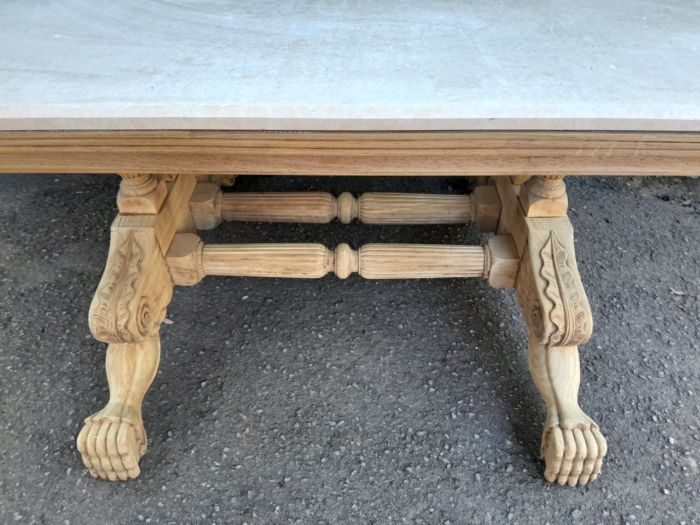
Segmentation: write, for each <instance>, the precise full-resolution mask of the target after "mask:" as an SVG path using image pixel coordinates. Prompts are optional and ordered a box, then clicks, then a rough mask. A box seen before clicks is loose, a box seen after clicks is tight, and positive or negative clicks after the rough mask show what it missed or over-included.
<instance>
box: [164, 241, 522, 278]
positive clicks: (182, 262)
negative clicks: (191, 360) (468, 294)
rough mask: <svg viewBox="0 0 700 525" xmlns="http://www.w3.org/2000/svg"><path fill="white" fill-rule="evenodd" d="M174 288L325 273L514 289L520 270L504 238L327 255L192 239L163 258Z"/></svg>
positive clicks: (317, 247) (342, 248)
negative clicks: (221, 279) (210, 278)
mask: <svg viewBox="0 0 700 525" xmlns="http://www.w3.org/2000/svg"><path fill="white" fill-rule="evenodd" d="M167 263H168V266H169V268H170V272H171V275H172V276H173V279H174V280H175V284H178V285H185V286H187V285H192V284H196V283H198V282H199V281H200V280H201V279H202V278H203V277H204V276H205V275H226V276H236V277H283V278H320V277H323V276H325V275H326V274H328V273H330V272H334V273H335V274H336V275H337V276H338V277H340V278H342V279H345V278H346V277H348V276H349V275H350V274H352V273H359V274H360V276H362V277H364V278H366V279H430V278H455V277H484V278H486V279H488V281H489V283H491V284H492V286H494V287H497V288H507V287H513V286H514V284H515V276H516V274H517V272H518V265H519V264H520V261H519V258H518V256H517V252H516V250H515V245H514V244H513V241H512V239H510V238H509V237H508V236H495V237H492V238H491V239H489V241H488V242H487V243H486V245H485V246H484V247H482V246H447V245H430V244H366V245H364V246H362V247H361V248H360V249H359V250H357V251H355V250H353V249H352V248H350V247H349V246H348V245H347V244H340V245H339V246H338V247H337V248H336V249H335V250H330V249H328V248H326V247H325V246H323V245H322V244H220V245H205V244H204V243H202V241H201V240H200V239H199V237H197V236H196V235H193V234H187V233H185V234H178V235H176V236H175V240H174V241H173V244H172V246H171V249H170V251H169V252H168V255H167Z"/></svg>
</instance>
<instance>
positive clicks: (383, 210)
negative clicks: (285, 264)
mask: <svg viewBox="0 0 700 525" xmlns="http://www.w3.org/2000/svg"><path fill="white" fill-rule="evenodd" d="M221 218H222V219H223V220H225V221H268V222H307V223H327V222H331V221H333V220H335V219H338V220H339V221H340V222H342V223H343V224H349V223H350V222H352V221H353V220H355V219H358V220H359V221H360V222H362V223H365V224H468V223H470V222H471V220H472V199H471V197H470V196H469V195H425V194H421V193H413V194H412V193H364V194H362V195H360V197H359V198H355V197H354V196H353V195H352V194H350V193H341V194H340V195H339V196H338V197H337V198H336V197H334V196H333V195H331V194H330V193H321V192H308V193H224V194H223V196H222V199H221Z"/></svg>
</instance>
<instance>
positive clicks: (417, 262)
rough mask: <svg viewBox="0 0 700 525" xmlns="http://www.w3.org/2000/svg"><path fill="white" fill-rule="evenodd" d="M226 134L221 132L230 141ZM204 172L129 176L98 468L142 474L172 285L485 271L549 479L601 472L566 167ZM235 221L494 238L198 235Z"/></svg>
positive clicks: (89, 450) (84, 434)
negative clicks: (444, 226) (486, 177)
mask: <svg viewBox="0 0 700 525" xmlns="http://www.w3.org/2000/svg"><path fill="white" fill-rule="evenodd" d="M254 136H257V135H254ZM122 138H123V137H122ZM119 140H121V139H119ZM229 140H230V136H229V134H224V135H223V139H222V141H223V143H224V144H223V146H222V148H223V149H225V148H227V147H228V142H227V141H229ZM250 140H253V139H252V138H251V139H250ZM266 140H267V139H266ZM269 140H272V141H273V142H274V140H276V139H274V138H271V139H269ZM303 140H306V139H303ZM253 141H254V140H253ZM117 142H118V141H117ZM340 145H342V146H343V147H346V148H350V149H352V148H351V145H352V142H345V143H343V142H342V140H340ZM337 147H339V145H337V144H336V145H335V146H331V150H333V148H337ZM356 147H359V148H360V149H362V147H363V146H362V145H360V146H357V145H356ZM397 147H398V146H397ZM456 147H457V148H458V149H459V148H460V147H461V146H459V145H457V146H456ZM146 148H148V146H146ZM0 149H2V146H0ZM49 149H50V146H49ZM195 149H196V148H195ZM273 149H274V148H273ZM290 151H291V150H290ZM302 151H303V150H302ZM683 151H686V150H683ZM297 153H298V152H295V155H296V154H297ZM408 155H409V157H410V155H411V153H408ZM224 156H225V155H224ZM613 156H614V155H613ZM1 157H2V153H0V158H1ZM229 169H231V168H230V167H229ZM236 171H238V170H236ZM199 175H200V174H198V173H197V172H195V173H189V174H186V175H167V176H165V175H163V176H155V174H154V173H150V172H148V171H143V170H141V171H127V172H125V173H124V175H123V183H122V186H121V189H120V194H119V206H120V214H119V215H118V216H117V218H116V219H115V221H114V224H113V226H112V239H111V243H110V250H109V254H108V258H107V263H106V267H105V272H104V274H103V276H102V279H101V281H100V284H99V286H98V289H97V292H96V294H95V298H94V300H93V302H92V305H91V308H90V315H89V324H90V329H91V331H92V333H93V334H94V335H95V337H96V338H97V339H99V340H101V341H105V342H107V343H109V348H108V351H107V377H108V383H109V388H110V399H109V402H108V403H107V405H106V406H105V408H104V409H102V410H100V411H99V412H97V413H95V414H93V415H92V416H90V417H89V418H87V419H86V420H85V426H84V428H83V430H82V431H81V432H80V434H79V436H78V441H77V444H78V449H79V450H80V453H81V455H82V457H83V462H84V463H85V465H86V467H87V468H88V470H89V471H90V473H91V474H92V475H93V476H95V477H99V478H103V479H111V480H116V479H128V478H134V477H136V476H138V474H139V460H140V458H141V456H142V455H143V454H144V453H145V451H146V444H147V439H146V433H145V429H144V425H143V422H142V419H141V404H142V401H143V398H144V396H145V394H146V391H147V389H148V387H149V385H150V383H151V381H152V379H153V376H154V374H155V373H156V370H157V366H158V360H159V354H160V341H159V327H160V324H161V323H162V322H163V320H164V319H165V315H166V308H167V305H168V303H169V302H170V300H171V298H172V294H173V287H174V286H175V285H193V284H196V283H197V282H199V281H201V280H202V278H203V277H204V276H206V275H234V276H253V277H291V278H320V277H323V276H325V275H327V274H328V273H331V272H333V273H335V274H336V275H337V276H338V277H340V278H347V277H348V276H350V275H351V274H352V273H358V274H359V275H360V276H362V277H365V278H369V279H399V278H455V277H460V278H462V277H482V278H484V279H486V280H488V282H489V283H490V284H491V286H494V287H504V288H505V287H515V289H516V294H517V297H518V302H519V304H520V305H521V308H522V310H523V315H524V318H525V322H526V324H527V327H528V332H529V343H528V352H529V364H530V369H531V371H532V376H533V378H534V380H535V383H536V385H537V388H538V390H539V391H540V392H541V394H542V396H543V398H544V400H545V404H546V406H547V421H546V424H545V428H544V433H543V437H542V447H541V450H542V455H543V457H544V459H545V462H546V470H545V477H546V478H547V479H548V480H550V481H556V482H558V483H560V484H568V485H577V484H578V485H585V484H586V483H588V482H589V481H590V480H593V479H595V478H596V477H597V476H598V475H599V473H600V470H601V466H602V461H603V458H604V456H605V454H606V452H607V444H606V442H605V438H604V437H603V436H602V434H601V432H600V429H599V427H598V425H597V424H596V423H595V422H594V421H593V420H592V419H591V418H589V417H588V416H587V415H586V414H585V413H584V412H583V411H582V410H581V408H580V406H579V404H578V389H579V383H580V365H579V358H578V345H580V344H584V343H585V342H586V341H587V340H588V339H589V338H590V336H591V331H592V317H591V312H590V307H589V305H588V301H587V299H586V294H585V291H584V289H583V286H582V284H581V278H580V275H579V273H578V269H577V265H576V258H575V251H574V242H573V228H572V226H571V224H570V222H569V220H568V218H567V217H566V205H567V198H566V188H565V186H564V183H563V180H562V174H561V173H558V174H533V175H534V176H531V177H529V178H527V179H526V178H524V177H525V175H523V174H522V173H521V174H519V175H517V177H520V178H516V179H511V178H509V177H500V178H498V177H497V178H495V179H494V180H493V181H494V185H493V186H482V187H478V188H476V190H475V192H474V193H473V194H472V195H471V196H436V195H406V194H364V195H362V196H360V197H359V198H355V197H353V196H352V195H350V194H348V193H344V194H341V195H340V196H339V197H337V198H335V197H333V196H332V195H330V194H328V193H306V194H282V195H270V194H257V195H256V194H252V195H251V194H235V195H236V196H234V197H226V196H225V195H222V193H221V189H220V185H221V182H222V181H221V180H219V179H216V178H215V179H212V178H211V177H212V175H211V171H210V172H209V174H208V175H206V177H207V179H206V181H205V182H201V181H200V182H199V183H198V176H199ZM214 177H216V176H215V175H214ZM514 177H516V176H515V175H514ZM513 180H516V181H517V182H522V184H514V183H513ZM163 188H165V191H166V194H165V196H164V197H163V196H161V195H162V193H163ZM232 218H236V219H241V218H245V219H247V220H251V219H254V220H286V221H289V220H294V221H301V222H328V221H330V220H332V219H334V218H339V219H340V220H341V221H342V222H350V221H352V220H353V219H355V218H359V219H360V220H362V221H367V222H371V223H375V224H397V223H402V224H403V223H410V222H418V223H422V224H432V223H438V222H453V223H456V222H459V223H465V224H466V223H469V222H472V223H474V224H476V225H477V226H478V227H479V228H481V229H484V230H492V231H493V230H498V235H496V236H493V237H491V238H489V239H488V240H487V241H486V243H485V245H484V246H444V245H413V244H367V245H364V246H362V247H360V248H359V249H357V250H354V249H352V248H351V247H350V246H348V245H347V244H340V245H339V246H337V247H336V248H335V249H334V250H331V249H328V248H326V247H325V246H323V245H321V244H247V245H235V244H231V245H206V244H204V243H203V242H202V241H201V239H200V238H199V237H198V236H197V235H196V234H195V233H194V232H195V226H199V227H214V226H216V225H217V224H218V223H219V222H221V220H223V219H232Z"/></svg>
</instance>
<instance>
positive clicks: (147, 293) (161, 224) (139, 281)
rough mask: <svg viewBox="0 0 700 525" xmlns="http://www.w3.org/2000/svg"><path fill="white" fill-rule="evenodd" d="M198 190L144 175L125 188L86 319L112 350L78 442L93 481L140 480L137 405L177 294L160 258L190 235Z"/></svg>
mask: <svg viewBox="0 0 700 525" xmlns="http://www.w3.org/2000/svg"><path fill="white" fill-rule="evenodd" d="M195 184H196V180H195V179H194V177H193V176H188V177H185V176H179V177H175V178H174V180H173V183H172V185H171V189H170V191H168V190H167V189H164V183H163V181H161V180H158V179H156V178H155V177H152V176H148V175H134V176H125V177H124V179H123V181H122V186H121V189H120V193H119V196H118V199H117V202H118V204H119V210H120V214H119V215H118V216H117V218H116V220H115V221H114V224H113V225H112V236H111V242H110V248H109V255H108V257H107V264H106V267H105V271H104V274H103V275H102V279H101V281H100V284H99V286H98V288H97V292H96V293H95V297H94V299H93V301H92V304H91V306H90V315H89V324H90V331H91V332H92V334H93V335H94V336H95V338H96V339H98V340H100V341H104V342H106V343H109V347H108V350H107V364H106V368H107V380H108V382H109V401H108V403H107V405H106V406H105V407H104V408H103V409H102V410H100V411H98V412H96V413H95V414H93V415H92V416H90V417H88V418H87V419H86V420H85V426H84V427H83V429H82V430H81V432H80V434H79V436H78V440H77V446H78V450H79V451H80V454H81V455H82V458H83V463H85V466H86V467H87V468H88V470H89V471H90V474H92V475H93V476H94V477H97V478H102V479H109V480H117V479H119V480H126V479H129V478H135V477H137V476H138V475H139V472H140V469H139V465H138V463H139V460H140V458H141V456H143V454H144V453H145V452H146V445H147V442H146V432H145V429H144V425H143V421H142V418H141V404H142V402H143V399H144V396H145V395H146V391H147V390H148V387H149V386H150V384H151V382H152V381H153V378H154V377H155V374H156V371H157V369H158V362H159V359H160V337H159V334H158V332H159V329H160V325H161V323H162V321H163V319H165V314H166V307H167V305H168V303H169V302H170V299H171V298H172V292H173V286H174V284H173V280H172V277H171V276H170V271H169V270H168V267H167V265H166V263H165V257H164V255H163V254H164V253H165V252H166V251H167V250H168V248H169V247H170V243H171V242H172V239H173V237H174V235H175V232H176V231H183V230H187V229H188V228H189V226H188V224H189V223H190V222H191V217H190V215H189V210H188V206H187V203H188V201H189V198H190V196H191V193H192V191H193V189H194V186H195ZM164 191H165V194H163V192H164Z"/></svg>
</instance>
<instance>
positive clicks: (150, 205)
mask: <svg viewBox="0 0 700 525" xmlns="http://www.w3.org/2000/svg"><path fill="white" fill-rule="evenodd" d="M167 193H168V189H167V188H166V186H165V181H164V180H163V179H161V178H159V177H156V176H154V175H148V174H138V173H134V174H126V173H125V174H122V182H121V184H120V186H119V193H118V194H117V206H118V208H119V213H121V214H122V215H139V214H140V215H144V214H145V215H153V214H156V213H158V212H159V211H160V207H161V206H162V205H163V202H164V201H165V196H166V195H167Z"/></svg>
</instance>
